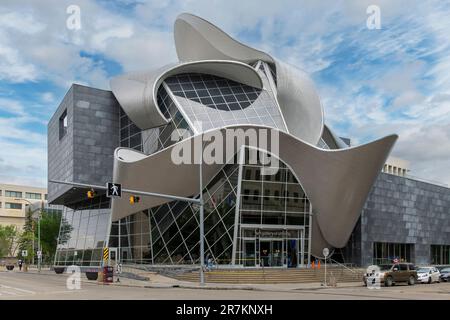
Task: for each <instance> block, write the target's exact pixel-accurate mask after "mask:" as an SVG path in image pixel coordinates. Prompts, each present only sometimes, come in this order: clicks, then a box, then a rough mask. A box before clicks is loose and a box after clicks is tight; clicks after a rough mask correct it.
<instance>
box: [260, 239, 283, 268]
mask: <svg viewBox="0 0 450 320" xmlns="http://www.w3.org/2000/svg"><path fill="white" fill-rule="evenodd" d="M259 254H260V258H261V266H263V267H281V266H282V265H283V241H282V240H260V242H259Z"/></svg>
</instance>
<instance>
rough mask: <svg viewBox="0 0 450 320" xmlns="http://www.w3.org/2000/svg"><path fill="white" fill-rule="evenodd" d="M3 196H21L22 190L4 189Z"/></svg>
mask: <svg viewBox="0 0 450 320" xmlns="http://www.w3.org/2000/svg"><path fill="white" fill-rule="evenodd" d="M5 197H10V198H22V192H20V191H11V190H6V191H5Z"/></svg>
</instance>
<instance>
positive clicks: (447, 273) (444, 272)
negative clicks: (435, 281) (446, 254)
mask: <svg viewBox="0 0 450 320" xmlns="http://www.w3.org/2000/svg"><path fill="white" fill-rule="evenodd" d="M440 272H441V281H445V282H450V267H449V268H443V269H441V270H440Z"/></svg>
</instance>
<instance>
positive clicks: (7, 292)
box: [0, 272, 450, 300]
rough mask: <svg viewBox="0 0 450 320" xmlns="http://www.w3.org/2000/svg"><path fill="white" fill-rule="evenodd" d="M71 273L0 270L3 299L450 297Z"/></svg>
mask: <svg viewBox="0 0 450 320" xmlns="http://www.w3.org/2000/svg"><path fill="white" fill-rule="evenodd" d="M67 277H68V275H67V274H62V275H57V274H41V275H39V274H35V273H23V272H22V273H19V272H0V300H6V299H20V300H29V299H31V300H34V299H43V300H67V299H68V300H92V299H98V300H109V299H119V300H127V299H130V300H155V299H156V300H160V299H163V300H167V299H170V300H184V299H199V300H208V299H225V300H228V299H233V300H240V299H245V300H253V299H254V300H263V299H283V300H290V299H323V300H330V299H333V300H368V299H370V300H372V299H375V300H379V299H397V300H404V299H440V300H442V299H443V300H450V283H440V284H431V285H426V284H424V285H415V286H407V285H398V286H394V287H390V288H384V287H382V288H381V289H379V290H376V289H373V290H369V289H367V288H365V287H363V286H360V287H349V288H326V289H315V290H314V289H301V290H282V287H281V286H280V291H274V290H271V291H261V290H258V291H257V290H235V289H233V290H220V289H208V290H205V289H185V288H143V287H140V288H139V287H127V286H116V285H101V284H97V283H96V282H85V281H83V282H82V283H81V288H80V289H79V290H69V289H67V287H66V280H67Z"/></svg>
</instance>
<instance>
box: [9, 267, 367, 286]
mask: <svg viewBox="0 0 450 320" xmlns="http://www.w3.org/2000/svg"><path fill="white" fill-rule="evenodd" d="M4 272H19V271H18V269H17V270H16V268H14V271H4ZM21 272H23V271H21ZM27 273H28V274H39V273H38V270H37V269H29V270H28V272H27ZM40 275H42V276H46V275H47V276H48V275H50V276H61V277H63V276H67V275H68V274H67V273H64V274H61V275H57V274H56V273H55V272H54V271H50V270H49V269H42V270H41V272H40ZM148 278H149V280H147V281H144V280H135V279H130V278H125V277H121V276H119V282H117V276H116V275H115V276H114V282H113V283H108V284H104V283H101V282H98V281H94V280H88V279H87V278H86V275H85V274H84V273H83V274H82V278H81V282H82V283H86V284H92V285H95V284H97V285H109V286H118V287H120V286H122V287H136V288H161V289H162V288H167V289H170V288H184V289H203V290H255V291H273V292H283V291H285V292H289V291H298V290H306V291H308V290H322V289H329V288H333V289H339V288H351V287H361V286H362V285H363V284H362V283H359V282H348V283H338V284H337V287H323V286H322V284H321V283H319V282H314V283H293V284H288V283H280V284H225V283H205V285H204V286H201V285H200V283H198V282H188V281H179V280H176V279H172V278H169V277H165V276H162V275H160V274H156V273H155V274H150V275H148Z"/></svg>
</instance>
